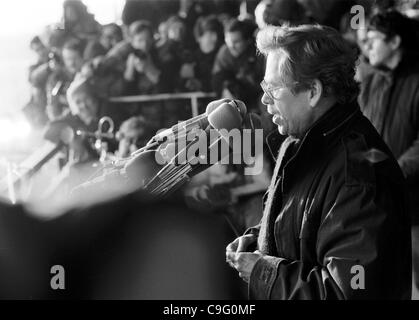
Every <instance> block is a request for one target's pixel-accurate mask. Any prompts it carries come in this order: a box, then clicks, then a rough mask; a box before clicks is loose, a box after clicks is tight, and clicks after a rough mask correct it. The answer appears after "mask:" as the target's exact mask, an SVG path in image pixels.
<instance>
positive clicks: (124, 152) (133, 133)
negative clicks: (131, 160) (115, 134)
mask: <svg viewBox="0 0 419 320" xmlns="http://www.w3.org/2000/svg"><path fill="white" fill-rule="evenodd" d="M143 134H144V130H142V129H133V130H128V131H127V132H124V133H123V137H122V138H121V140H119V147H118V153H119V156H120V157H122V158H125V157H128V156H129V155H130V154H131V153H133V152H135V151H137V150H138V149H139V147H138V145H137V142H138V139H139V138H140V137H141V136H142V135H143Z"/></svg>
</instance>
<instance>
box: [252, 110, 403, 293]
mask: <svg viewBox="0 0 419 320" xmlns="http://www.w3.org/2000/svg"><path fill="white" fill-rule="evenodd" d="M405 207H406V201H405V194H404V178H403V174H402V172H401V170H400V168H399V166H398V164H397V161H396V160H395V159H394V157H393V156H392V154H391V152H390V150H389V149H388V147H387V146H386V145H385V143H384V142H383V140H382V139H381V138H380V136H379V134H378V133H377V131H376V130H375V129H374V127H373V126H372V124H371V123H370V122H369V121H368V120H367V119H366V118H365V117H364V116H363V115H362V113H361V111H360V109H359V106H358V105H357V104H356V103H352V104H350V105H335V106H334V107H333V108H332V109H330V110H329V111H328V112H327V113H326V114H325V115H324V116H323V117H322V118H321V119H320V120H319V121H317V122H316V123H315V124H314V125H313V126H312V127H311V129H310V130H309V131H308V132H307V133H306V134H305V136H304V137H303V138H302V139H301V140H297V139H294V138H291V137H288V138H287V139H286V140H285V141H284V142H283V143H282V146H281V149H280V151H279V155H278V159H277V164H276V168H275V170H274V175H273V178H272V182H271V186H270V188H269V191H268V197H267V200H266V202H265V210H264V214H263V218H262V221H261V224H260V225H259V226H258V227H255V228H253V229H249V231H248V232H251V233H256V234H259V237H258V249H259V250H260V251H261V252H262V253H264V254H265V255H264V256H263V257H262V258H260V259H259V260H258V261H257V262H256V264H255V266H254V268H253V270H252V273H251V276H250V282H249V296H250V298H251V299H410V294H411V251H410V250H411V245H410V221H409V217H408V214H407V212H406V208H405Z"/></svg>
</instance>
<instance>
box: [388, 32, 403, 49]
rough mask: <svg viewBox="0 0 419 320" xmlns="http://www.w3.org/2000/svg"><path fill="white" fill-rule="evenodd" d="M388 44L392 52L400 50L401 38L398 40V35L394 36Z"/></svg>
mask: <svg viewBox="0 0 419 320" xmlns="http://www.w3.org/2000/svg"><path fill="white" fill-rule="evenodd" d="M389 42H390V46H391V48H392V49H393V50H397V49H399V48H400V46H401V43H402V38H400V36H399V35H397V34H396V35H395V36H393V37H392V38H391V40H390V41H389Z"/></svg>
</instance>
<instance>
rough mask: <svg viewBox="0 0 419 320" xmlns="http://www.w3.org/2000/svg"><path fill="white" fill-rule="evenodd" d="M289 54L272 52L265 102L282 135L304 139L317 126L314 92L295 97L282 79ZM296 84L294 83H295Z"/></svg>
mask: <svg viewBox="0 0 419 320" xmlns="http://www.w3.org/2000/svg"><path fill="white" fill-rule="evenodd" d="M285 60H286V55H285V54H281V53H269V55H268V57H267V61H266V71H265V78H264V82H265V86H266V87H265V88H264V92H265V93H264V94H263V97H262V103H263V104H264V105H266V106H267V111H268V113H269V114H271V115H272V116H273V118H272V122H273V123H274V124H276V125H277V126H278V131H279V133H280V134H281V135H289V136H293V137H302V136H303V135H304V134H305V132H306V131H307V130H308V128H309V127H310V125H311V124H312V123H313V117H314V115H313V108H312V107H311V106H310V91H309V90H303V91H301V92H299V93H296V94H295V95H294V94H293V93H292V92H291V90H290V89H289V88H287V87H285V85H284V83H289V82H290V81H289V80H287V79H282V78H281V76H280V74H279V70H281V67H282V66H283V64H284V61H285ZM291 83H292V81H291Z"/></svg>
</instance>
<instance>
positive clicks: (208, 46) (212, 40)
mask: <svg viewBox="0 0 419 320" xmlns="http://www.w3.org/2000/svg"><path fill="white" fill-rule="evenodd" d="M198 43H199V48H200V49H201V51H202V52H203V53H210V52H212V51H214V50H215V49H216V47H217V43H218V36H217V33H216V32H214V31H205V32H204V34H203V35H202V36H200V37H199V38H198Z"/></svg>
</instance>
